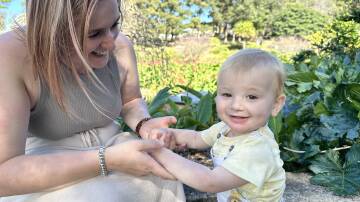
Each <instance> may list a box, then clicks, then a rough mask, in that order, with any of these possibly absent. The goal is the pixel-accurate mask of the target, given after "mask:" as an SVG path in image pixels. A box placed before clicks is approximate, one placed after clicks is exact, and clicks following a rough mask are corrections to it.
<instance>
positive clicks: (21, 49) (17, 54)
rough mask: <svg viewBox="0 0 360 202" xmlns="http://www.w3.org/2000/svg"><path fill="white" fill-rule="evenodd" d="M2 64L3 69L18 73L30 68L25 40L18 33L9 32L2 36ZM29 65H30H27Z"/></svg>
mask: <svg viewBox="0 0 360 202" xmlns="http://www.w3.org/2000/svg"><path fill="white" fill-rule="evenodd" d="M0 50H1V54H0V63H1V64H2V65H1V67H2V68H7V67H8V68H11V69H12V70H14V71H17V70H18V69H20V68H23V67H25V66H29V63H28V62H27V58H28V57H27V55H28V52H27V48H26V41H25V38H24V37H23V36H22V35H21V33H19V32H17V31H9V32H5V33H3V34H1V35H0ZM25 64H28V65H25Z"/></svg>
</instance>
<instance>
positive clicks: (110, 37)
mask: <svg viewBox="0 0 360 202" xmlns="http://www.w3.org/2000/svg"><path fill="white" fill-rule="evenodd" d="M117 35H118V34H117V32H114V31H112V30H108V31H107V32H106V35H105V37H104V39H103V41H102V44H101V45H102V47H103V48H106V49H108V50H112V49H113V48H115V39H116V37H117Z"/></svg>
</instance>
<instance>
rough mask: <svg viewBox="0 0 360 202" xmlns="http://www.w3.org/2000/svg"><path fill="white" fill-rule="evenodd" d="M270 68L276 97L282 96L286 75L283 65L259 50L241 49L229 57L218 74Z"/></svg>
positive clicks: (270, 55)
mask: <svg viewBox="0 0 360 202" xmlns="http://www.w3.org/2000/svg"><path fill="white" fill-rule="evenodd" d="M261 68H268V69H269V68H271V69H273V70H274V71H275V75H276V77H277V95H278V96H279V95H281V94H283V91H284V82H285V79H286V73H285V69H284V66H283V64H282V63H281V62H280V61H279V60H278V59H277V58H276V57H275V56H273V55H272V54H270V53H268V52H266V51H263V50H260V49H242V50H240V51H238V52H236V53H235V54H234V55H232V56H230V57H229V58H228V59H227V60H226V61H225V62H224V63H223V65H222V66H221V69H220V71H219V74H218V80H219V77H220V75H221V74H222V73H223V72H224V71H225V70H232V71H235V72H240V71H242V72H246V71H249V70H254V69H261Z"/></svg>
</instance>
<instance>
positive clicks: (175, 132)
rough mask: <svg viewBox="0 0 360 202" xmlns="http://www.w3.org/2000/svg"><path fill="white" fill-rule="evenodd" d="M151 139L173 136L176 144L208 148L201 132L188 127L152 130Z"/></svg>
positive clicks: (193, 147)
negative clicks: (187, 128)
mask: <svg viewBox="0 0 360 202" xmlns="http://www.w3.org/2000/svg"><path fill="white" fill-rule="evenodd" d="M150 136H151V139H158V140H161V138H162V137H165V136H171V137H172V138H171V139H172V140H173V141H174V144H176V145H181V146H186V147H188V148H191V149H206V148H209V147H210V145H208V144H206V143H205V141H204V140H203V139H202V138H201V135H200V133H199V132H197V131H194V130H186V129H174V128H160V129H154V130H152V131H151V135H150Z"/></svg>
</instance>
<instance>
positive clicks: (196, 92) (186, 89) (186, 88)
mask: <svg viewBox="0 0 360 202" xmlns="http://www.w3.org/2000/svg"><path fill="white" fill-rule="evenodd" d="M176 87H179V88H181V89H183V90H185V91H186V92H189V93H191V94H193V95H195V96H196V97H198V98H201V97H202V96H203V95H202V94H201V93H200V92H199V91H196V90H194V89H192V88H190V87H188V86H184V85H176Z"/></svg>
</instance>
